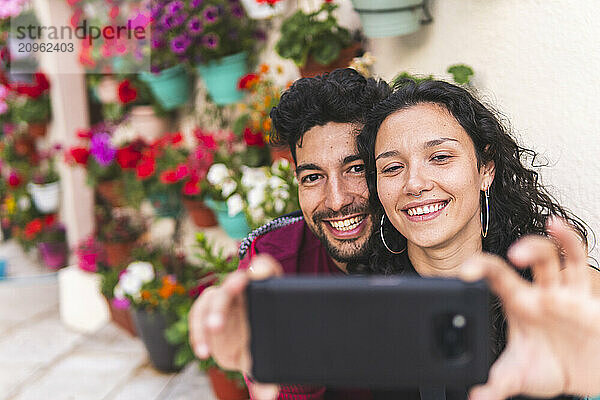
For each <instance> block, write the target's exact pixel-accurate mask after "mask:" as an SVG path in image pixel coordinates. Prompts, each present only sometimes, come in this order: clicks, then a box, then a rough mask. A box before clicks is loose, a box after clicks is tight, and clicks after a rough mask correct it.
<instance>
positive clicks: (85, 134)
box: [77, 129, 94, 139]
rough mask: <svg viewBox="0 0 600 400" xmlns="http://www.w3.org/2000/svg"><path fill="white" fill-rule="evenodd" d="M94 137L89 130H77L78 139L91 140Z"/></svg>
mask: <svg viewBox="0 0 600 400" xmlns="http://www.w3.org/2000/svg"><path fill="white" fill-rule="evenodd" d="M92 136H94V135H93V134H92V131H90V130H87V129H78V130H77V137H78V138H80V139H91V138H92Z"/></svg>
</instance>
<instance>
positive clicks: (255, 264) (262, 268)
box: [249, 254, 283, 280]
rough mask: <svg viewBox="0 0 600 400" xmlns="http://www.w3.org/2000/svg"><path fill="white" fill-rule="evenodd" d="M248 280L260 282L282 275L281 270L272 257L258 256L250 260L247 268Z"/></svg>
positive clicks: (266, 255)
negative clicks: (248, 272)
mask: <svg viewBox="0 0 600 400" xmlns="http://www.w3.org/2000/svg"><path fill="white" fill-rule="evenodd" d="M249 271H250V279H253V280H261V279H267V278H270V277H273V276H281V275H283V268H282V267H281V264H279V263H278V262H277V261H276V260H275V259H274V258H273V257H271V256H270V255H268V254H260V255H257V256H256V257H254V258H253V259H252V262H251V263H250V267H249Z"/></svg>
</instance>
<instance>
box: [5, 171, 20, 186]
mask: <svg viewBox="0 0 600 400" xmlns="http://www.w3.org/2000/svg"><path fill="white" fill-rule="evenodd" d="M21 181H22V180H21V176H20V175H19V174H18V173H17V172H15V171H13V172H11V173H10V175H9V176H8V184H9V185H10V186H12V187H17V186H19V185H20V184H21Z"/></svg>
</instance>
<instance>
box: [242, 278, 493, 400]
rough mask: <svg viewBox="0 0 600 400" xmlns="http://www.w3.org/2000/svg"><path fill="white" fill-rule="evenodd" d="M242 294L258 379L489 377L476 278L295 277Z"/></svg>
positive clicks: (380, 385) (362, 382)
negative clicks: (470, 281)
mask: <svg viewBox="0 0 600 400" xmlns="http://www.w3.org/2000/svg"><path fill="white" fill-rule="evenodd" d="M246 296H247V306H248V316H249V322H250V350H251V354H252V361H253V362H252V376H253V378H254V379H256V380H257V381H259V382H264V383H280V384H307V385H324V386H329V387H351V388H373V389H395V388H405V387H414V386H417V385H419V386H425V385H428V386H439V385H444V386H447V387H467V386H472V385H474V384H477V383H482V382H485V381H486V379H487V375H488V371H489V367H490V364H491V340H490V304H491V301H490V300H491V298H490V292H489V289H488V287H487V285H486V284H485V283H484V282H482V281H481V282H474V283H466V282H463V281H460V280H456V279H440V278H420V277H401V276H392V277H389V276H388V277H382V276H371V277H349V276H345V277H329V276H328V277H315V276H294V277H282V278H270V279H267V280H263V281H252V282H251V283H250V284H249V285H248V287H247V289H246Z"/></svg>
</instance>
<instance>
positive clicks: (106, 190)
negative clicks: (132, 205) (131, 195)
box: [96, 180, 125, 207]
mask: <svg viewBox="0 0 600 400" xmlns="http://www.w3.org/2000/svg"><path fill="white" fill-rule="evenodd" d="M96 190H98V193H99V194H100V197H102V198H103V199H104V200H106V202H108V203H109V204H110V205H111V206H113V207H123V206H124V205H125V198H124V197H123V183H122V182H121V181H116V180H113V181H104V182H100V183H98V185H97V186H96Z"/></svg>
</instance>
